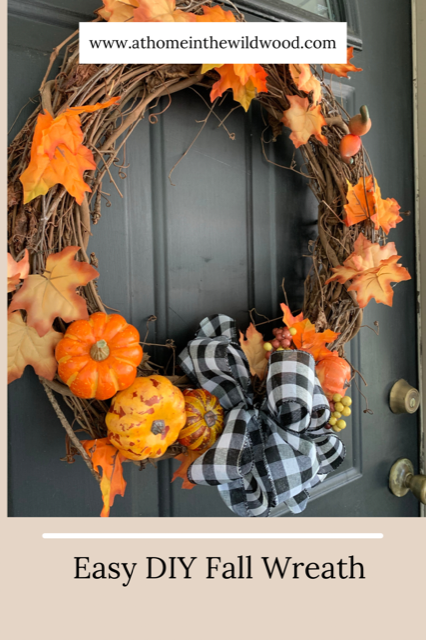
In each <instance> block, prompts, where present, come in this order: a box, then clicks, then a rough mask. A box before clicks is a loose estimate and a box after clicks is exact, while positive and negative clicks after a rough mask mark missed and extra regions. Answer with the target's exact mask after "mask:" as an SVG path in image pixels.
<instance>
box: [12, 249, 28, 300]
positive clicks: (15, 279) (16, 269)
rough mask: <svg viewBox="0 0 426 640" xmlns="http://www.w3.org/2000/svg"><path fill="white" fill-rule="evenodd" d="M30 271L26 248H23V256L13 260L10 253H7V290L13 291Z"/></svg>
mask: <svg viewBox="0 0 426 640" xmlns="http://www.w3.org/2000/svg"><path fill="white" fill-rule="evenodd" d="M29 273H30V262H29V254H28V249H25V253H24V257H23V258H22V260H20V261H19V262H15V260H14V259H13V258H12V256H11V255H10V253H8V254H7V292H8V293H10V292H11V291H15V289H16V287H17V285H18V284H19V281H20V280H25V278H27V277H28V275H29Z"/></svg>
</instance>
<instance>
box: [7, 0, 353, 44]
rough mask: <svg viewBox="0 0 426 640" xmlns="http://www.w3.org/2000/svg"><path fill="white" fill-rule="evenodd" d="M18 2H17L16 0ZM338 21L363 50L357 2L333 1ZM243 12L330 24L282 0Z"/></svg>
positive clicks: (264, 0) (243, 1) (251, 2)
mask: <svg viewBox="0 0 426 640" xmlns="http://www.w3.org/2000/svg"><path fill="white" fill-rule="evenodd" d="M15 1H16V0H15ZM332 1H333V8H334V10H335V12H336V15H337V19H338V21H340V22H347V23H348V44H349V45H350V46H351V47H355V48H356V49H362V38H361V21H360V17H359V11H358V3H357V2H356V0H332ZM236 5H237V7H238V8H239V9H241V10H242V11H243V12H246V13H249V14H251V15H252V16H255V17H258V18H262V19H263V20H270V21H272V22H279V21H285V22H329V20H328V19H327V18H322V17H321V16H319V15H316V14H315V13H311V12H310V11H305V10H304V9H300V8H299V7H295V6H294V5H292V4H288V3H287V2H285V0H284V2H283V1H282V0H238V2H236Z"/></svg>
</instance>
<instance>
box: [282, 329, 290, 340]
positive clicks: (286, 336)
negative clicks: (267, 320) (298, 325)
mask: <svg viewBox="0 0 426 640" xmlns="http://www.w3.org/2000/svg"><path fill="white" fill-rule="evenodd" d="M283 334H284V338H290V337H291V333H290V329H289V328H288V327H286V328H285V329H284V332H283Z"/></svg>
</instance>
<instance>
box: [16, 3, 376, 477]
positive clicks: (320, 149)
mask: <svg viewBox="0 0 426 640" xmlns="http://www.w3.org/2000/svg"><path fill="white" fill-rule="evenodd" d="M192 4H193V6H194V7H197V5H196V4H194V3H192ZM181 8H184V9H185V10H188V11H190V10H191V4H189V5H188V4H186V5H184V6H182V5H181ZM194 10H195V11H198V10H199V9H197V8H195V9H194ZM238 19H240V20H241V19H242V18H241V16H240V15H238ZM63 47H66V49H65V56H64V60H63V63H62V66H61V70H60V73H59V74H58V75H57V76H56V78H55V79H53V80H48V76H49V73H50V70H51V67H52V64H53V61H54V59H55V58H56V57H57V55H58V54H59V52H60V51H61V49H62V48H63ZM78 59H79V45H78V34H73V36H71V37H70V38H68V40H66V41H65V42H64V43H62V45H59V47H57V48H56V49H55V51H54V52H53V54H52V56H51V60H50V63H49V67H48V70H47V72H46V75H45V78H44V80H43V82H42V85H41V87H40V94H41V103H40V105H39V106H38V107H37V109H35V111H34V113H33V114H32V115H31V116H30V117H29V118H28V120H27V122H26V124H25V126H24V127H23V129H22V130H21V131H20V133H19V134H18V135H17V136H16V138H15V139H14V141H13V142H12V144H11V145H10V148H9V164H8V178H9V190H8V195H9V205H10V206H9V216H8V238H9V250H10V252H11V254H12V256H13V257H14V258H15V259H19V258H20V256H21V255H22V254H23V251H24V249H25V248H27V249H28V250H29V253H30V264H31V272H32V273H40V272H42V271H43V269H44V265H45V261H46V258H47V256H48V255H49V254H50V253H52V252H59V251H61V250H62V249H64V248H65V247H67V246H70V245H78V246H80V247H81V250H80V252H79V256H78V259H80V260H82V261H86V262H88V263H91V264H94V265H95V266H97V260H96V256H95V255H94V254H93V253H92V254H90V255H89V252H88V243H89V238H90V235H91V232H90V229H91V226H92V224H93V225H96V223H97V222H98V220H99V218H100V216H101V202H102V182H103V179H104V178H107V179H108V180H110V181H112V182H113V183H114V184H115V186H116V188H117V189H118V190H119V186H118V185H117V184H116V183H115V180H114V177H113V175H112V173H111V168H112V167H113V166H115V167H118V169H119V175H120V172H122V171H123V169H122V168H120V167H121V161H120V155H121V154H122V152H123V148H124V145H125V143H126V140H127V139H128V138H129V136H130V135H131V134H132V132H133V131H134V130H135V128H136V126H137V125H138V123H139V122H140V120H141V119H142V118H144V117H146V116H147V113H148V110H149V108H150V107H152V106H153V105H155V104H156V103H157V102H158V100H159V98H160V97H161V96H168V97H169V98H170V99H169V103H168V107H170V105H171V104H172V98H171V96H172V94H173V93H175V92H177V91H182V90H184V89H187V88H188V87H190V86H193V85H199V86H202V87H210V86H211V85H212V84H213V82H214V81H215V80H216V79H217V75H216V73H215V72H214V71H213V72H209V73H208V74H207V75H204V76H203V75H202V74H201V67H200V65H198V64H193V65H164V64H163V65H152V64H150V65H111V64H109V65H93V64H91V65H80V64H79V62H78ZM263 66H264V68H265V70H266V71H267V73H268V78H267V85H268V93H262V94H259V95H258V96H257V100H258V101H259V102H260V103H261V105H262V107H263V108H264V110H265V114H266V117H267V119H268V123H269V125H270V128H271V131H272V137H274V138H275V137H276V136H278V135H280V134H281V133H282V130H283V125H282V122H281V119H282V115H283V111H285V110H286V109H288V108H289V107H290V105H289V102H288V100H287V98H286V96H288V95H290V96H291V95H299V96H301V97H306V94H304V93H303V92H300V91H299V90H298V89H297V86H296V85H295V83H294V81H293V79H292V77H291V74H290V71H289V68H288V66H287V65H263ZM317 77H318V79H319V80H320V81H321V82H322V87H323V100H322V103H321V104H322V111H323V115H324V117H325V120H326V122H327V129H326V131H325V133H326V135H327V139H328V146H327V147H326V146H324V145H323V144H322V143H321V142H319V141H317V140H316V139H315V138H311V139H310V140H309V142H308V143H307V144H306V145H304V146H302V147H300V150H301V152H302V156H303V160H304V166H303V167H302V170H303V171H304V172H305V174H306V176H307V179H308V182H309V186H310V188H311V189H312V191H313V193H314V195H315V197H316V198H317V200H318V231H319V233H318V238H317V240H316V241H315V242H314V243H313V244H312V246H311V247H310V250H311V256H312V268H311V270H310V273H309V275H308V277H307V279H306V281H305V297H304V308H303V311H304V314H305V317H308V318H309V319H310V320H311V321H312V322H314V323H315V325H316V329H317V331H322V330H325V329H332V330H333V331H336V332H338V333H339V334H340V335H339V338H338V339H337V340H336V342H335V343H334V344H333V345H331V348H332V349H333V350H337V351H338V352H339V354H340V355H343V347H344V345H345V343H346V342H348V341H349V340H351V339H352V338H353V337H354V336H355V335H356V333H357V332H358V331H359V329H360V327H361V324H362V311H361V309H360V308H359V306H358V304H357V301H356V296H355V294H354V293H353V292H351V291H348V290H347V288H346V286H345V285H341V284H339V283H337V282H333V283H331V284H328V285H327V286H325V284H324V283H325V281H326V280H327V279H328V278H329V277H330V276H331V275H332V271H331V268H332V267H337V266H338V265H340V264H342V263H343V262H344V260H345V259H346V258H347V257H348V256H349V255H350V254H351V253H352V252H353V247H354V242H355V240H356V238H357V237H358V235H359V233H360V231H361V229H362V231H363V233H364V234H365V235H366V237H367V238H369V239H370V240H373V241H374V240H377V237H375V234H377V233H378V232H376V231H375V230H374V227H373V225H372V223H371V222H370V221H369V220H367V221H366V222H365V223H364V224H363V225H354V226H352V227H346V226H345V225H344V224H343V223H342V214H343V206H344V204H345V203H346V191H347V186H346V185H347V181H348V180H349V181H350V182H351V183H352V184H355V183H357V182H358V180H359V178H360V177H362V176H367V175H370V174H372V173H373V171H372V168H371V166H370V163H369V161H368V158H367V157H366V153H365V151H364V149H363V150H362V153H360V154H357V156H356V157H355V159H354V160H355V161H354V163H353V164H352V165H347V164H345V163H344V162H343V161H342V159H341V157H340V154H339V143H340V140H341V138H342V137H343V136H344V135H346V134H347V133H348V132H349V130H348V127H347V125H346V124H345V119H347V118H348V117H349V116H348V114H347V113H346V112H345V110H344V109H343V107H342V105H341V104H340V103H339V102H338V100H337V99H336V98H335V96H334V95H333V91H332V89H331V87H330V86H328V85H327V84H326V83H325V82H324V81H323V78H322V77H321V76H320V75H318V74H317ZM111 96H120V102H119V103H118V106H113V107H110V108H108V109H104V110H101V111H97V112H95V113H93V114H83V115H82V116H81V122H82V131H83V133H84V141H83V142H84V144H85V145H86V146H87V147H88V148H89V149H91V150H92V151H93V154H94V157H95V160H96V161H97V169H96V170H93V171H89V172H87V173H86V176H85V180H86V182H87V183H88V184H89V186H90V187H91V190H92V191H91V193H90V194H89V195H87V194H86V197H85V199H84V200H83V203H82V205H81V206H79V205H77V203H76V202H75V200H74V198H73V197H72V196H70V195H69V194H68V193H67V192H66V190H65V188H64V187H63V186H61V185H57V186H55V187H53V188H52V189H50V191H49V192H48V193H47V194H46V195H45V196H40V197H37V198H36V199H34V200H32V201H31V202H30V203H29V204H26V205H24V204H23V202H22V197H23V194H22V185H21V183H20V181H19V176H20V175H21V174H22V172H23V171H24V170H25V168H26V167H27V165H28V163H29V155H30V148H31V142H32V139H33V133H34V128H35V124H36V120H37V116H38V114H39V113H40V112H41V111H42V110H43V109H46V110H48V111H49V112H50V113H52V114H53V115H54V116H57V115H59V114H60V113H61V112H62V111H63V110H64V109H66V108H67V107H74V106H79V105H83V104H85V105H86V104H95V103H96V102H103V101H106V100H107V99H109V98H110V97H111ZM157 116H158V114H157ZM157 116H152V117H150V121H151V122H155V118H156V117H157ZM284 135H285V133H284ZM262 144H263V141H262ZM380 233H381V232H380ZM80 293H81V295H83V296H84V297H85V299H86V301H87V306H88V310H89V313H94V312H96V311H105V308H104V305H103V303H102V300H101V298H100V296H99V294H98V291H97V286H96V282H93V281H92V282H90V283H89V284H88V285H87V286H86V287H83V288H82V290H81V292H80ZM55 324H56V326H57V328H58V329H59V330H61V331H64V330H65V325H64V324H63V323H62V321H61V320H57V321H56V323H55ZM152 372H153V370H152V368H151V366H150V364H149V362H148V361H147V360H146V358H144V361H143V363H142V365H141V367H140V368H139V375H150V374H152ZM173 381H174V383H175V384H180V385H181V386H185V384H186V381H185V380H184V379H180V380H177V379H176V378H175V379H174V380H173ZM42 384H43V386H44V388H45V390H46V392H47V394H48V397H49V400H50V401H51V402H52V404H53V407H54V409H55V411H56V413H57V415H58V417H59V419H60V421H61V423H62V424H63V426H64V427H65V429H66V432H67V442H68V444H69V447H68V449H69V450H68V455H69V457H70V459H71V458H72V454H73V453H74V452H78V453H80V454H81V455H82V456H83V458H84V460H85V461H86V464H87V465H88V466H89V467H90V469H91V471H92V473H93V474H94V475H95V476H97V474H96V472H95V471H94V470H93V468H92V466H91V463H90V460H89V458H88V456H87V454H86V453H85V451H84V449H83V447H82V446H81V444H80V442H79V440H78V438H77V437H76V436H75V434H74V431H73V429H72V427H71V426H70V425H69V423H68V421H67V420H66V418H65V416H64V414H63V413H62V411H61V409H60V407H59V404H58V403H57V401H56V399H55V397H54V394H53V392H56V393H58V394H60V395H61V396H62V397H63V399H64V401H65V402H66V403H67V404H68V406H69V407H70V408H71V409H72V411H73V413H74V415H75V420H76V421H77V422H78V424H79V425H80V426H81V427H82V428H83V429H84V430H85V431H86V432H87V433H89V434H90V436H91V437H92V438H96V437H104V436H105V435H106V428H105V415H106V412H107V410H108V405H107V404H106V403H105V402H100V401H96V400H95V401H94V400H83V399H81V398H77V397H75V396H74V395H73V394H72V392H71V391H70V390H69V388H68V387H67V386H65V385H64V384H63V383H62V382H60V381H59V380H55V381H53V382H48V381H46V380H42ZM180 452H181V449H179V447H177V448H176V447H174V448H173V449H172V450H170V451H169V452H168V453H167V454H166V455H167V457H170V456H174V455H177V454H178V453H180Z"/></svg>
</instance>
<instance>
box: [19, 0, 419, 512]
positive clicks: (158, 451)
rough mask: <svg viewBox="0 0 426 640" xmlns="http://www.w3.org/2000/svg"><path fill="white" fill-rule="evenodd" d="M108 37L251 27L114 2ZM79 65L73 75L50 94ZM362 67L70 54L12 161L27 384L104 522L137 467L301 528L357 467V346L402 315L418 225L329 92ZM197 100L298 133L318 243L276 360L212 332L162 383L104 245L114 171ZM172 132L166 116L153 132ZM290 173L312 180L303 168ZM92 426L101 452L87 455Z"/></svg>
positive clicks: (74, 50)
mask: <svg viewBox="0 0 426 640" xmlns="http://www.w3.org/2000/svg"><path fill="white" fill-rule="evenodd" d="M228 4H230V5H231V3H228ZM95 20H96V21H99V20H106V21H129V20H134V21H152V22H163V21H167V22H171V21H172V22H173V21H176V22H178V21H191V22H209V21H210V22H224V21H226V22H235V21H244V16H243V15H242V14H241V13H240V12H239V11H238V10H237V9H236V8H235V7H234V6H233V5H231V9H228V8H223V7H222V6H219V5H214V4H213V3H212V2H209V1H208V0H206V3H205V4H203V5H201V4H200V3H199V2H197V1H195V0H184V1H182V2H179V1H178V2H176V3H175V0H104V6H103V7H102V8H101V9H99V10H98V11H97V17H96V19H95ZM64 47H65V49H64V50H65V54H64V59H63V63H62V66H61V70H60V72H59V74H58V75H57V76H56V78H54V79H53V80H52V79H49V78H50V72H51V69H52V66H53V63H54V61H55V59H56V58H57V56H58V54H59V52H60V51H61V50H63V48H64ZM352 58H353V50H352V48H349V49H348V57H347V64H339V65H330V64H327V65H322V67H320V66H318V68H317V67H314V66H310V65H308V64H299V65H296V64H290V65H287V64H286V65H262V66H260V65H258V64H246V65H236V64H235V65H234V64H223V65H203V66H202V67H200V65H198V64H196V63H194V64H186V65H176V64H162V65H155V64H148V65H113V64H104V65H94V64H89V65H80V64H79V45H78V32H76V33H74V34H73V35H71V36H70V37H69V38H67V39H66V40H65V41H64V42H63V43H62V44H60V45H59V46H58V47H57V48H56V49H55V50H54V52H53V53H52V55H51V58H50V63H49V66H48V69H47V71H46V74H45V77H44V79H43V81H42V83H41V87H40V96H41V100H40V104H39V106H38V107H37V108H36V109H35V111H34V112H33V114H32V115H31V116H30V117H29V118H28V120H27V122H26V124H25V126H24V127H23V129H22V130H21V131H20V133H19V134H18V135H17V136H16V138H15V139H14V141H13V142H12V144H11V145H10V148H9V156H8V158H9V162H8V178H9V183H8V211H9V214H8V238H9V253H8V292H9V293H8V295H9V303H10V304H9V316H8V320H9V322H8V327H9V329H8V343H9V354H8V366H9V382H12V381H13V380H15V379H17V378H19V377H21V375H22V373H23V371H24V368H25V367H26V365H27V364H31V365H32V366H33V367H34V369H35V371H36V373H37V374H38V376H39V379H40V382H41V386H42V388H43V390H44V392H45V393H46V394H47V396H48V398H49V400H50V402H51V404H52V405H53V408H54V409H55V412H56V414H57V416H58V418H59V420H60V422H61V424H62V425H63V427H64V428H65V431H66V444H67V456H66V458H65V459H66V460H67V461H68V462H72V461H73V459H74V456H75V455H80V456H81V457H82V458H83V460H84V461H85V463H86V465H87V466H88V468H89V469H90V471H91V473H92V474H93V476H94V477H95V478H96V480H97V481H98V482H99V483H100V487H101V491H102V497H103V501H104V508H103V510H102V514H101V515H104V516H107V515H108V514H109V510H110V507H111V505H112V504H113V500H114V496H115V495H117V494H119V495H124V490H125V486H126V483H125V481H124V479H123V475H122V463H123V462H130V461H132V462H133V463H134V464H137V465H139V466H141V467H142V468H143V467H144V466H145V465H146V463H147V462H152V461H153V460H162V459H165V458H170V457H178V458H179V460H180V461H181V466H180V468H179V470H178V471H177V472H176V474H175V476H176V475H177V476H180V477H182V479H183V480H184V484H183V486H184V487H185V488H192V487H193V486H194V484H201V483H204V484H211V485H217V486H218V487H219V490H220V492H221V495H222V497H223V499H224V500H225V502H226V503H227V504H228V506H230V508H231V509H233V510H234V511H235V512H236V513H238V514H240V515H255V516H257V515H269V513H270V509H271V507H273V506H275V505H276V504H278V503H279V502H285V503H286V504H287V505H288V506H289V508H290V509H292V510H293V511H294V512H297V511H301V510H302V509H303V508H304V506H305V504H306V499H307V493H306V489H309V488H310V487H312V486H314V485H315V484H316V483H317V482H319V481H321V480H322V479H323V478H324V477H325V475H326V474H327V473H328V472H329V471H331V470H333V469H334V468H336V466H337V465H338V464H339V463H340V462H341V460H342V459H343V457H344V447H343V445H342V443H341V441H340V439H339V438H338V436H337V434H338V433H339V431H341V430H342V429H343V428H345V426H346V423H345V420H344V418H345V417H346V416H348V415H350V411H351V410H350V404H351V400H350V398H349V397H348V396H347V395H346V391H347V388H348V386H349V382H350V380H351V378H352V377H353V375H354V371H353V369H352V368H351V366H350V364H349V363H348V362H347V360H346V359H345V354H344V345H345V344H346V343H347V342H348V341H350V340H351V339H352V338H353V337H354V336H355V335H356V334H357V332H358V331H359V330H360V327H361V325H362V309H363V308H364V307H365V306H366V305H367V303H368V302H369V300H370V299H372V298H374V299H375V300H376V302H381V303H384V304H387V305H390V306H391V305H392V297H393V289H392V286H391V283H392V282H394V283H397V282H400V281H403V280H408V279H409V278H410V275H409V274H408V272H407V270H406V269H405V268H404V267H403V266H401V265H400V264H399V259H400V256H398V255H397V251H396V248H395V244H394V243H393V242H388V241H387V235H388V233H389V231H390V229H391V228H395V227H396V225H397V224H398V223H399V222H400V221H401V220H402V217H401V215H400V206H399V205H398V203H397V202H396V200H394V199H393V198H386V199H384V198H382V195H381V192H380V188H379V185H378V183H377V180H376V178H375V177H374V173H373V169H372V167H371V164H370V162H369V158H368V154H367V151H366V150H365V148H364V146H363V142H362V136H363V135H364V134H366V133H368V131H369V129H370V127H371V120H370V118H369V114H368V110H367V108H366V107H361V110H360V113H359V114H358V115H353V116H352V117H351V115H350V114H348V113H347V112H346V111H345V110H344V108H343V107H342V105H341V104H340V103H339V102H338V101H337V99H336V98H335V96H334V94H333V91H332V88H331V82H330V83H327V82H326V78H327V77H328V76H327V74H331V76H333V75H334V76H337V77H348V73H349V72H361V71H362V69H359V68H357V67H355V66H354V65H353V64H352V63H351V59H352ZM194 85H198V86H201V87H207V88H210V89H211V93H210V98H211V103H212V106H211V107H210V113H213V112H214V111H213V110H214V107H215V105H216V103H217V101H218V100H219V99H220V98H221V96H222V95H223V93H224V92H225V91H227V90H232V92H233V97H234V100H235V101H237V102H238V103H240V104H241V105H242V107H243V108H244V110H245V111H247V110H248V109H249V107H250V103H251V101H252V100H257V101H259V102H260V104H261V105H262V108H263V111H264V114H265V119H266V120H267V123H268V127H269V128H270V131H271V132H272V137H273V138H276V137H277V136H279V135H288V130H289V129H290V139H291V141H292V142H293V144H294V147H295V148H296V149H299V150H300V152H301V154H302V157H303V166H302V167H301V168H300V171H301V172H302V173H304V175H306V177H307V178H308V181H309V186H310V188H311V189H312V191H313V193H314V195H315V197H316V198H317V200H318V238H317V240H316V241H315V242H314V243H311V244H312V246H311V259H312V268H311V270H310V273H309V275H308V277H307V279H306V281H305V298H304V306H303V312H301V313H299V314H298V315H296V316H293V315H292V313H291V311H290V309H289V307H288V306H287V305H286V304H282V305H281V306H282V312H283V325H284V326H283V327H281V328H275V329H274V330H273V335H269V339H268V340H267V341H266V342H265V341H264V337H263V335H262V334H261V333H260V332H259V331H258V329H257V328H256V324H255V322H254V321H253V322H252V323H251V324H250V326H249V327H248V329H247V331H246V335H245V336H244V335H243V334H241V333H240V336H239V338H238V336H237V335H236V331H235V327H234V323H233V321H232V319H231V318H228V317H227V316H221V315H217V316H213V317H210V318H205V319H204V320H202V322H201V325H200V330H199V332H198V334H197V336H196V338H195V340H193V341H191V342H190V343H189V344H188V347H187V349H186V350H185V351H184V352H183V353H182V354H181V355H180V357H179V361H178V362H179V363H180V366H181V369H180V370H179V369H178V370H176V369H175V364H176V359H175V347H174V343H173V340H172V339H171V340H169V341H168V342H167V344H166V346H167V347H168V348H169V349H170V350H171V353H172V354H173V357H172V358H171V361H172V365H173V370H170V369H167V370H162V369H161V368H159V367H158V366H157V365H155V364H154V363H152V361H151V360H150V358H149V356H148V354H147V353H143V349H142V347H144V348H146V347H148V348H149V343H148V333H147V335H146V336H145V339H144V340H142V341H141V339H140V336H139V333H138V331H137V330H136V329H135V328H134V327H132V326H131V325H129V324H128V323H127V322H126V320H125V319H124V318H123V317H122V316H120V315H119V314H115V313H112V314H107V313H106V309H105V306H104V304H103V302H102V300H101V298H100V296H99V293H98V290H97V284H96V279H97V278H98V276H99V273H98V271H97V270H96V268H95V267H96V266H97V260H96V256H95V255H94V254H93V253H91V254H89V252H88V242H89V238H90V235H91V232H90V228H91V223H92V224H93V225H95V224H96V223H97V222H98V220H99V218H100V216H101V202H102V197H103V190H102V185H103V181H104V179H107V180H109V181H110V182H112V183H114V185H115V187H116V188H117V190H118V191H119V187H118V185H117V184H116V181H115V179H114V177H113V175H112V173H111V168H112V166H113V165H114V166H115V167H118V173H119V176H120V177H123V178H124V177H125V174H124V168H123V167H124V163H122V161H121V160H120V158H122V157H123V154H124V153H125V145H126V141H127V139H128V138H129V136H130V135H131V134H132V132H133V131H134V129H135V127H136V126H137V125H138V123H139V121H140V120H141V119H142V118H144V117H145V116H146V115H147V114H148V113H149V109H151V108H152V107H153V106H155V105H156V104H157V103H158V100H159V98H160V97H161V96H167V97H168V98H169V102H168V107H170V105H171V103H172V97H171V96H172V94H173V93H175V92H177V91H181V90H183V89H187V88H188V87H191V86H194ZM158 115H159V114H156V115H153V114H151V115H149V121H150V122H151V124H155V122H156V120H157V118H158ZM261 143H262V144H263V143H264V140H262V141H261ZM288 168H289V169H292V170H296V168H295V163H294V162H293V163H292V166H291V167H288ZM252 319H253V318H252ZM152 320H153V318H149V319H148V323H147V326H149V322H150V321H152ZM271 322H272V321H271ZM263 324H266V323H263ZM263 328H264V327H262V329H263ZM177 371H178V372H179V373H180V375H178V373H177ZM160 372H161V375H160ZM166 374H170V375H166ZM63 401H64V402H65V403H66V404H67V405H68V407H70V409H71V410H72V412H73V413H74V416H75V420H74V422H73V423H72V424H70V423H69V421H68V420H67V418H66V416H65V414H64V412H63V410H62V409H61V403H62V402H63ZM74 423H78V425H80V427H81V429H83V430H84V432H86V433H87V434H88V435H89V436H90V439H86V440H85V439H82V440H80V439H79V438H78V437H77V435H76V432H75V431H74V428H73V425H74ZM81 429H80V431H81ZM296 436H297V437H296ZM272 441H273V444H271V443H272ZM290 458H291V460H292V461H294V462H300V460H301V459H302V458H303V460H305V462H304V463H303V464H304V465H305V467H304V468H305V471H304V472H303V473H302V472H301V471H300V468H299V472H298V473H299V475H298V477H297V481H295V480H294V477H291V478H290V475H289V474H290V472H289V469H288V466H287V467H286V460H288V459H290ZM306 460H308V462H309V464H308V467H306ZM272 462H273V464H272ZM277 465H278V466H280V471H279V472H277ZM306 468H308V470H309V473H307V472H306ZM261 469H262V470H261ZM294 487H296V489H295V488H294Z"/></svg>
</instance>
